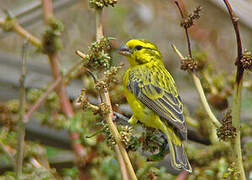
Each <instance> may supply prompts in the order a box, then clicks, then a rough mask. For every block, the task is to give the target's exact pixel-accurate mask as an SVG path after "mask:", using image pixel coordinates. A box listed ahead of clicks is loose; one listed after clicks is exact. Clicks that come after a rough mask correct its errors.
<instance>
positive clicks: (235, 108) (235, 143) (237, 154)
mask: <svg viewBox="0 0 252 180" xmlns="http://www.w3.org/2000/svg"><path fill="white" fill-rule="evenodd" d="M241 89H242V79H241V81H240V83H236V84H235V87H234V95H233V104H232V118H233V120H232V125H233V126H234V127H235V128H236V136H235V137H234V138H233V139H232V140H231V145H232V149H233V160H234V162H235V168H236V169H235V170H236V171H238V173H239V179H240V180H246V176H245V172H244V168H243V163H242V150H241V132H240V108H241ZM233 176H237V174H234V175H233Z"/></svg>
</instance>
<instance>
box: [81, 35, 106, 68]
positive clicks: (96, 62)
mask: <svg viewBox="0 0 252 180" xmlns="http://www.w3.org/2000/svg"><path fill="white" fill-rule="evenodd" d="M110 39H111V38H106V37H104V38H102V39H100V40H98V41H96V42H94V43H92V44H91V46H89V47H88V53H87V55H86V60H87V61H88V63H87V65H86V66H87V67H89V68H91V69H93V70H94V69H100V70H101V69H103V68H106V69H108V68H109V66H110V65H109V62H110V61H111V57H110V55H109V54H108V53H107V51H108V50H110V49H111V46H110V43H109V40H110Z"/></svg>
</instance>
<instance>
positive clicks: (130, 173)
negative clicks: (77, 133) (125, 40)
mask: <svg viewBox="0 0 252 180" xmlns="http://www.w3.org/2000/svg"><path fill="white" fill-rule="evenodd" d="M101 17H102V10H96V40H97V41H98V40H100V39H101V38H103V26H102V18H101ZM99 94H100V98H101V102H102V103H105V104H106V105H107V106H108V108H109V110H110V111H109V113H108V114H107V115H106V117H105V120H106V121H107V123H108V126H109V129H110V131H111V134H112V135H113V137H114V138H115V141H116V145H115V148H118V149H119V151H116V150H115V151H116V152H118V153H119V152H120V154H119V155H118V156H119V157H120V156H121V157H122V158H123V161H119V163H123V164H120V166H121V173H122V174H123V173H126V172H127V175H126V174H125V175H122V177H130V179H131V180H136V179H137V177H136V174H135V171H134V169H133V167H132V164H131V162H130V159H129V156H128V153H127V151H126V149H125V148H124V146H123V144H122V142H121V135H120V133H119V132H118V130H117V128H116V126H115V124H114V122H113V120H112V119H113V109H112V105H111V101H110V97H109V93H108V89H107V88H104V89H102V90H100V91H99ZM124 167H126V168H127V169H124V170H123V168H124Z"/></svg>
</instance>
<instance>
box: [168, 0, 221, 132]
mask: <svg viewBox="0 0 252 180" xmlns="http://www.w3.org/2000/svg"><path fill="white" fill-rule="evenodd" d="M174 2H175V4H176V5H177V7H178V9H179V12H180V15H181V17H182V19H183V18H184V17H185V16H184V14H183V11H182V9H181V7H180V5H179V3H178V1H177V0H174ZM184 29H185V33H186V39H187V45H188V53H189V56H190V58H193V57H192V50H191V43H190V38H189V34H188V28H187V27H185V26H184ZM172 48H173V49H174V51H175V52H176V53H177V54H178V55H179V57H180V58H181V60H183V59H185V58H184V57H183V56H182V54H181V53H180V52H179V51H178V50H177V48H176V47H175V46H174V45H172ZM190 74H191V75H192V78H193V82H194V84H195V86H196V88H197V91H198V93H199V96H200V99H201V102H202V104H203V106H204V109H205V111H206V113H207V114H208V116H209V117H210V120H211V121H212V123H213V124H214V126H215V127H216V128H219V127H220V126H221V124H220V122H219V121H218V119H217V118H216V117H215V115H214V114H213V112H212V110H211V108H210V106H209V104H208V102H207V99H206V96H205V93H204V90H203V88H202V85H201V82H200V79H199V78H198V77H197V76H196V75H195V73H194V72H190Z"/></svg>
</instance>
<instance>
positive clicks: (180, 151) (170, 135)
mask: <svg viewBox="0 0 252 180" xmlns="http://www.w3.org/2000/svg"><path fill="white" fill-rule="evenodd" d="M167 140H168V144H169V149H170V153H171V165H172V166H173V168H175V169H180V170H181V169H184V170H185V171H187V172H189V173H191V172H192V167H191V165H190V163H189V161H188V159H187V156H186V153H185V150H184V147H183V144H182V142H181V140H180V138H179V137H178V136H177V135H176V134H175V133H174V131H172V130H170V129H168V131H167Z"/></svg>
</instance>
